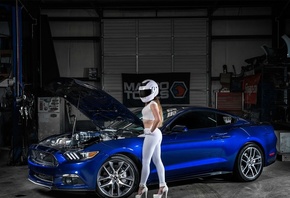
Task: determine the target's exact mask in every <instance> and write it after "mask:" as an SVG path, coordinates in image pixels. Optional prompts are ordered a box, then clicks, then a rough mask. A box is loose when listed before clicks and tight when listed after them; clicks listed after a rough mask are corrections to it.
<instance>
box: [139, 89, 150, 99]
mask: <svg viewBox="0 0 290 198" xmlns="http://www.w3.org/2000/svg"><path fill="white" fill-rule="evenodd" d="M151 91H152V90H151V89H145V90H139V97H140V98H144V97H147V96H149V95H150V94H151V93H152V92H151Z"/></svg>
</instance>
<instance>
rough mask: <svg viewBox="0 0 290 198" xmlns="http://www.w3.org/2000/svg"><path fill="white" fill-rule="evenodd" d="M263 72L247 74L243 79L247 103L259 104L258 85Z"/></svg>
mask: <svg viewBox="0 0 290 198" xmlns="http://www.w3.org/2000/svg"><path fill="white" fill-rule="evenodd" d="M260 78H261V74H260V73H259V74H256V75H252V76H247V77H245V78H244V80H243V89H244V101H245V104H257V95H258V85H259V82H260Z"/></svg>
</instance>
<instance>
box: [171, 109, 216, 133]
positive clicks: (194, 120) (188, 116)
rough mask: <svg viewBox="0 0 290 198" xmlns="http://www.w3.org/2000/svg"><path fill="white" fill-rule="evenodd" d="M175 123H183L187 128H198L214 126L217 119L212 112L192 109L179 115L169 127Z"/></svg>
mask: <svg viewBox="0 0 290 198" xmlns="http://www.w3.org/2000/svg"><path fill="white" fill-rule="evenodd" d="M175 125H185V126H186V127H187V129H189V130H190V129H200V128H209V127H216V126H217V120H216V115H215V113H214V112H206V111H192V112H188V113H185V114H183V115H181V116H179V117H178V118H177V119H176V120H174V121H173V123H172V124H171V128H172V127H174V126H175Z"/></svg>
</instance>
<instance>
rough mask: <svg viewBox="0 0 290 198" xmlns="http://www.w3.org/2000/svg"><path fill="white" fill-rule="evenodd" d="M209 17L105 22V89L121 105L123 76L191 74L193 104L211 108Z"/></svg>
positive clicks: (108, 20)
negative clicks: (130, 74)
mask: <svg viewBox="0 0 290 198" xmlns="http://www.w3.org/2000/svg"><path fill="white" fill-rule="evenodd" d="M207 42H208V40H207V19H206V18H177V19H172V18H162V19H158V18H154V19H152V18H150V19H105V20H104V21H103V89H104V90H105V91H107V92H108V93H110V94H111V95H112V96H114V97H115V98H117V99H118V100H119V101H120V102H122V73H133V74H134V73H136V74H142V73H171V72H190V104H191V105H201V106H208V98H209V93H208V90H209V87H208V86H209V76H208V65H207V62H208V61H207V59H208V56H207V54H208V51H207V50H208V49H207Z"/></svg>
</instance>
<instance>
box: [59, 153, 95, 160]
mask: <svg viewBox="0 0 290 198" xmlns="http://www.w3.org/2000/svg"><path fill="white" fill-rule="evenodd" d="M98 153H99V151H89V152H84V151H67V152H65V153H64V156H65V157H66V159H68V160H82V161H84V160H88V159H91V158H93V157H95V156H96V155H98Z"/></svg>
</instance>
